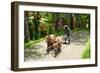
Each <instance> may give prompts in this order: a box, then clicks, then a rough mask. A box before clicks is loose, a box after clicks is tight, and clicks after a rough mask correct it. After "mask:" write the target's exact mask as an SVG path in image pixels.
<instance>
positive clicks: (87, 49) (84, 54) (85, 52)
mask: <svg viewBox="0 0 100 73" xmlns="http://www.w3.org/2000/svg"><path fill="white" fill-rule="evenodd" d="M90 57H91V56H90V41H88V42H87V44H86V47H85V48H84V50H83V52H82V55H81V58H82V59H89V58H90Z"/></svg>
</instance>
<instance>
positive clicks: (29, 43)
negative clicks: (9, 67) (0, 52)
mask: <svg viewBox="0 0 100 73" xmlns="http://www.w3.org/2000/svg"><path fill="white" fill-rule="evenodd" d="M44 39H45V38H41V39H39V40H35V41H29V42H28V43H25V44H24V47H25V48H30V49H31V48H33V47H34V46H35V44H37V43H38V42H40V41H42V40H44Z"/></svg>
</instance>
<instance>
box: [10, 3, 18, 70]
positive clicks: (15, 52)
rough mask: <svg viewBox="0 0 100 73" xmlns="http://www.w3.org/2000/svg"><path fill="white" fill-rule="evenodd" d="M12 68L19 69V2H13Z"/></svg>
mask: <svg viewBox="0 0 100 73" xmlns="http://www.w3.org/2000/svg"><path fill="white" fill-rule="evenodd" d="M11 70H13V71H17V70H18V3H17V2H12V3H11Z"/></svg>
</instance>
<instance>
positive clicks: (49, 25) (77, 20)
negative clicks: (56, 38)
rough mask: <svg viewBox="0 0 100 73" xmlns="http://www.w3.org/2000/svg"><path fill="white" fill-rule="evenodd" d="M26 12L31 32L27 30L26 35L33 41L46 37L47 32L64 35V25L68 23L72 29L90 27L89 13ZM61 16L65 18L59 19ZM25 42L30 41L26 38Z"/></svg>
mask: <svg viewBox="0 0 100 73" xmlns="http://www.w3.org/2000/svg"><path fill="white" fill-rule="evenodd" d="M26 12H27V14H26V15H25V18H27V20H26V21H25V22H27V23H28V27H29V29H27V30H29V32H28V33H27V32H26V34H25V36H26V35H28V36H29V37H30V41H31V42H32V41H37V40H39V39H41V38H43V37H45V36H46V35H47V34H55V35H63V32H64V31H63V26H64V25H66V24H67V25H68V26H69V28H71V29H72V28H73V29H72V31H79V30H88V29H89V27H90V15H89V14H77V13H74V14H73V13H56V12H36V11H26ZM59 18H63V20H64V21H62V22H61V21H60V22H59V20H57V19H59ZM56 21H58V22H59V24H61V25H59V24H57V23H56ZM56 24H57V26H56ZM63 24H64V25H63ZM26 27H27V26H26ZM56 28H57V29H56ZM24 31H25V30H24ZM25 43H30V42H29V40H27V39H26V38H25ZM30 44H31V43H30ZM31 45H32V44H31ZM27 46H30V45H27Z"/></svg>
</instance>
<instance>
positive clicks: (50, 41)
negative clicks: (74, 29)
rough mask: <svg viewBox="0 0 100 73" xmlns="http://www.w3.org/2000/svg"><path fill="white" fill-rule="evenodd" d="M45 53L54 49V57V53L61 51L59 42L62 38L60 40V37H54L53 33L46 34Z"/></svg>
mask: <svg viewBox="0 0 100 73" xmlns="http://www.w3.org/2000/svg"><path fill="white" fill-rule="evenodd" d="M46 42H47V50H46V52H47V54H49V52H50V51H52V50H53V51H54V56H55V57H56V55H57V54H58V53H60V52H61V43H62V40H61V37H59V36H58V37H56V36H55V35H48V36H47V40H46Z"/></svg>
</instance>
